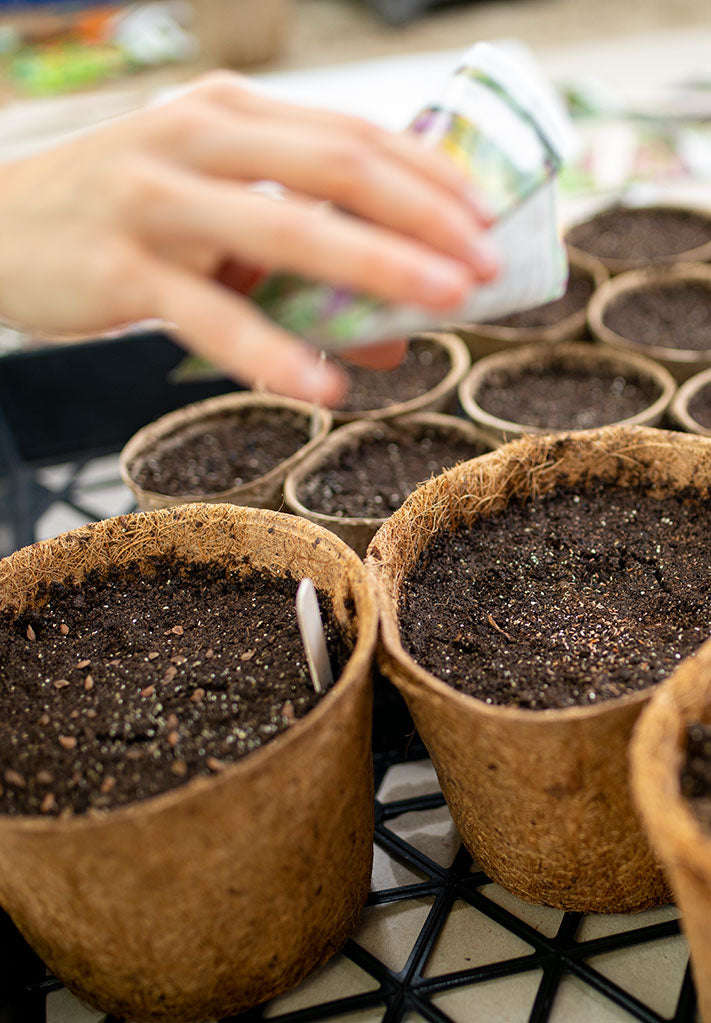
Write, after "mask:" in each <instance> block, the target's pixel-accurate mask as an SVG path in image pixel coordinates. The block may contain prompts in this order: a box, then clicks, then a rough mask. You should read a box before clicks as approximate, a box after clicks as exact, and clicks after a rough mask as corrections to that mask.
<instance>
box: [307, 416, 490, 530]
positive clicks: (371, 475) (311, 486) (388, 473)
mask: <svg viewBox="0 0 711 1023" xmlns="http://www.w3.org/2000/svg"><path fill="white" fill-rule="evenodd" d="M488 450H489V448H488V446H487V445H485V444H484V443H478V442H474V441H469V440H465V439H464V438H463V437H462V436H461V435H460V434H456V435H455V434H452V433H451V432H450V431H448V430H443V429H440V428H438V427H433V426H419V427H417V428H416V429H415V430H414V431H413V428H412V427H410V428H409V429H408V428H407V427H406V426H399V425H397V424H396V423H393V424H388V425H383V426H382V427H379V428H378V429H377V430H376V431H375V432H374V433H372V434H370V435H369V436H368V437H366V438H363V439H362V440H360V441H359V442H358V444H357V446H355V447H352V448H347V449H345V450H342V451H340V452H338V454H334V455H333V456H332V458H331V459H330V460H329V461H328V462H327V463H325V464H324V465H322V466H321V468H320V469H319V470H318V472H316V473H314V475H313V476H311V477H309V478H308V479H307V480H305V481H304V483H303V484H302V486H301V488H300V490H299V495H298V496H299V500H300V501H302V503H303V504H305V505H306V507H307V508H311V509H313V511H316V512H320V513H321V514H323V515H339V516H354V517H359V518H385V517H387V516H388V515H391V514H392V512H394V511H396V510H397V509H398V508H399V507H400V505H401V504H402V503H403V501H404V500H405V498H406V497H408V495H409V494H411V493H412V491H413V490H414V489H415V487H416V486H417V484H418V483H422V482H423V481H424V480H427V479H429V478H430V476H433V475H437V474H439V473H440V472H442V471H443V470H444V469H449V468H451V467H452V466H453V465H456V464H457V462H462V461H464V460H465V459H469V458H475V457H476V456H477V455H482V454H483V453H484V452H485V451H488Z"/></svg>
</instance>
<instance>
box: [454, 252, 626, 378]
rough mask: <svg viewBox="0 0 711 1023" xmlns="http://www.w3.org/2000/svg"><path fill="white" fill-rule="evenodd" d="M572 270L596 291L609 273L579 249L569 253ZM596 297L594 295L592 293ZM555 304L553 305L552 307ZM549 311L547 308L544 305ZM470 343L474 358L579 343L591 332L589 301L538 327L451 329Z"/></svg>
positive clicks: (477, 325) (456, 326)
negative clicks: (543, 344)
mask: <svg viewBox="0 0 711 1023" xmlns="http://www.w3.org/2000/svg"><path fill="white" fill-rule="evenodd" d="M568 262H569V264H570V268H571V271H573V272H576V273H577V274H578V275H579V276H580V277H581V278H583V280H585V279H587V280H588V281H589V282H590V284H591V286H592V291H595V289H596V288H599V287H600V285H601V284H603V283H604V282H605V281H606V280H607V278H608V273H607V270H606V269H605V267H604V265H603V264H602V263H601V262H600V260H599V259H595V257H594V256H590V255H588V254H587V253H585V252H580V251H578V250H575V251H572V250H569V252H568ZM591 296H592V292H591ZM552 304H553V303H551V305H552ZM541 308H542V309H545V308H546V306H542V307H541ZM451 329H452V330H453V331H454V332H455V333H456V334H457V335H458V336H459V337H461V338H462V340H463V341H465V342H466V344H467V347H468V348H469V352H470V354H471V357H472V359H480V358H483V357H484V356H486V355H492V354H494V353H495V352H501V351H511V350H513V349H516V348H519V347H520V346H521V345H529V344H535V343H537V342H540V341H576V340H577V339H578V338H582V337H585V334H586V331H587V302H585V303H584V304H583V305H581V306H580V308H579V309H577V310H576V311H575V312H572V313H569V314H568V315H567V316H562V317H561V318H560V319H558V320H556V321H555V322H552V323H549V322H545V324H541V325H538V326H533V325H531V326H525V327H524V326H512V325H508V324H504V323H461V324H460V323H458V324H454V325H453V326H452V328H451Z"/></svg>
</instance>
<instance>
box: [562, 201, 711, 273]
mask: <svg viewBox="0 0 711 1023" xmlns="http://www.w3.org/2000/svg"><path fill="white" fill-rule="evenodd" d="M566 241H568V242H570V243H571V244H572V245H575V246H576V248H578V249H582V250H583V251H584V252H589V253H590V254H591V255H593V256H597V257H598V258H601V259H624V260H629V261H630V262H640V263H641V262H644V263H649V264H650V265H651V264H654V263H664V262H666V261H667V260H668V259H669V257H670V256H675V255H677V254H678V253H680V252H688V251H689V250H691V249H696V248H698V247H699V246H700V245H705V244H706V242H709V241H711V221H710V220H708V219H707V218H705V217H702V216H699V215H698V214H696V213H694V212H693V211H692V210H673V209H625V208H624V207H617V208H615V209H611V210H605V211H603V212H602V213H598V215H597V216H595V217H592V218H591V219H590V220H587V221H585V223H583V224H577V225H576V226H575V227H573V228H571V230H570V231H568V233H567V235H566Z"/></svg>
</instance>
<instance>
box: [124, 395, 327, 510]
mask: <svg viewBox="0 0 711 1023" xmlns="http://www.w3.org/2000/svg"><path fill="white" fill-rule="evenodd" d="M331 424H332V419H331V413H330V412H329V411H328V410H327V409H321V408H314V407H313V406H311V405H309V404H307V403H306V402H302V401H296V400H294V399H293V398H283V397H279V396H278V395H268V394H260V393H257V392H254V391H240V392H238V393H236V394H223V395H220V396H219V397H217V398H208V399H207V400H205V401H198V402H195V403H194V404H193V405H186V406H185V408H181V409H177V410H176V411H175V412H169V413H168V415H165V416H162V417H161V418H160V419H157V420H156V421H155V422H154V423H149V424H148V426H144V427H143V428H142V429H140V430H139V431H138V432H137V433H135V434H134V435H133V437H132V438H131V439H130V440H129V441H128V443H127V444H126V445H125V447H124V449H123V451H122V452H121V458H120V463H119V464H120V469H121V476H122V479H123V481H124V483H125V484H126V485H127V486H128V487H130V489H131V490H132V491H133V493H134V495H135V498H136V502H137V503H138V506H139V508H141V509H142V510H143V511H154V510H156V509H158V508H172V507H175V506H176V505H180V504H189V503H190V502H192V501H207V502H209V503H213V502H214V503H217V504H222V503H224V502H226V501H227V502H229V503H230V504H241V505H248V506H250V507H253V508H278V507H279V506H280V505H281V500H282V487H283V485H284V477H285V476H286V474H287V472H288V471H289V470H290V469H291V468H292V467H293V466H294V465H296V464H297V462H298V461H299V459H300V458H303V456H304V455H306V454H308V453H309V451H311V450H313V448H314V447H315V446H316V445H317V444H319V443H320V442H321V440H322V439H323V438H324V437H325V436H326V434H327V433H328V431H329V430H330V429H331Z"/></svg>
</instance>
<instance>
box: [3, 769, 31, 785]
mask: <svg viewBox="0 0 711 1023" xmlns="http://www.w3.org/2000/svg"><path fill="white" fill-rule="evenodd" d="M5 781H6V782H7V783H8V785H15V786H16V787H17V788H18V789H24V788H25V786H26V785H27V782H26V781H25V779H24V778H23V777H22V775H21V774H20V773H19V772H18V771H13V770H11V769H10V770H7V771H5Z"/></svg>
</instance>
